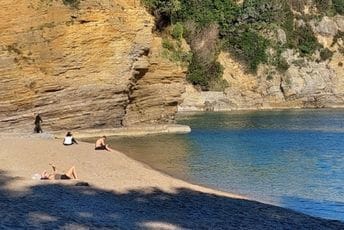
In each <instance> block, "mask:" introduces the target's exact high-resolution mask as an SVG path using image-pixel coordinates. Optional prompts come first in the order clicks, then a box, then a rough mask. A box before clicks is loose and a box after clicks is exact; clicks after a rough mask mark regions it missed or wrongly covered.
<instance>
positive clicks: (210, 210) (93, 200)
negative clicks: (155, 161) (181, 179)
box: [0, 171, 344, 229]
mask: <svg viewBox="0 0 344 230" xmlns="http://www.w3.org/2000/svg"><path fill="white" fill-rule="evenodd" d="M17 180H20V178H13V177H10V176H8V174H7V173H6V172H4V171H0V208H1V210H0V228H1V229H7V228H8V229H18V228H25V229H28V228H42V229H56V228H63V229H150V228H157V229H176V228H177V229H344V223H342V222H339V221H330V220H324V219H320V218H315V217H311V216H308V215H305V214H301V213H297V212H294V211H291V210H288V209H283V208H279V207H275V206H271V205H267V204H262V203H259V202H254V201H247V200H240V199H232V198H228V197H223V196H218V195H210V194H206V193H202V192H197V191H193V190H189V189H185V188H180V189H178V190H177V191H176V192H175V193H167V192H164V191H161V190H159V189H157V188H151V189H149V190H132V191H128V192H126V193H124V194H120V193H114V192H108V191H104V190H101V189H96V188H92V187H79V186H75V185H74V184H75V183H74V182H73V183H72V184H70V183H68V184H64V183H63V182H61V183H60V182H58V183H50V182H47V181H42V182H41V183H39V184H38V185H36V186H32V187H30V188H28V190H27V191H25V192H16V191H13V190H9V189H7V185H9V184H10V183H12V182H15V181H17ZM17 182H18V181H17Z"/></svg>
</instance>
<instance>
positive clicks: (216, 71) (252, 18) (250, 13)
mask: <svg viewBox="0 0 344 230" xmlns="http://www.w3.org/2000/svg"><path fill="white" fill-rule="evenodd" d="M142 1H143V3H144V4H145V5H146V6H147V8H148V9H149V11H150V12H151V13H152V14H153V15H155V17H156V29H157V31H160V32H162V31H164V30H165V29H166V28H168V27H170V26H171V25H173V29H172V30H170V35H171V36H170V37H171V38H173V39H175V40H177V41H180V40H181V39H182V38H184V39H186V41H187V42H188V44H189V46H190V48H191V52H192V58H190V59H188V62H189V69H188V75H187V79H188V80H189V81H190V82H191V83H193V84H195V85H199V86H201V87H202V89H204V90H209V89H212V86H213V85H218V83H219V82H221V80H220V79H221V77H222V74H223V67H222V66H221V65H220V63H218V62H217V58H218V54H219V53H220V51H221V50H225V51H228V52H230V53H232V54H234V57H235V58H237V59H238V60H239V61H241V62H242V63H245V64H246V66H247V70H248V71H251V72H255V71H256V70H257V68H258V66H259V65H260V64H264V63H265V64H268V65H272V66H275V67H276V69H278V70H279V71H285V70H286V69H288V67H289V66H288V64H287V63H286V61H285V60H284V59H283V57H282V56H281V54H282V53H283V51H285V50H286V49H294V50H296V51H298V53H299V54H300V56H303V57H306V58H307V57H310V56H312V55H313V54H314V53H315V52H316V51H319V52H320V51H322V52H321V60H324V59H327V58H330V57H331V56H332V55H331V53H330V52H328V51H327V50H324V49H323V48H322V46H321V45H320V44H319V43H318V41H317V39H316V37H315V35H314V33H313V31H312V29H311V27H310V24H309V20H310V19H312V15H307V16H306V15H304V14H303V11H304V10H305V5H307V4H309V1H299V0H298V1H296V0H282V1H281V0H244V1H243V2H242V3H241V4H238V3H237V2H236V1H234V0H202V1H199V0H142ZM312 4H313V6H315V7H316V9H318V10H319V11H320V12H321V13H323V14H336V13H339V14H341V13H343V7H344V3H343V1H342V0H312ZM295 12H299V13H297V14H295ZM315 16H316V14H315ZM315 16H314V17H315ZM278 30H279V31H281V30H282V31H283V33H284V34H285V37H286V38H285V41H284V40H283V39H282V40H281V39H280V38H279V37H278V35H277V34H278V33H277V31H278ZM165 46H166V44H165ZM169 49H171V48H169ZM214 83H216V84H214ZM217 88H219V87H217ZM220 88H221V87H220Z"/></svg>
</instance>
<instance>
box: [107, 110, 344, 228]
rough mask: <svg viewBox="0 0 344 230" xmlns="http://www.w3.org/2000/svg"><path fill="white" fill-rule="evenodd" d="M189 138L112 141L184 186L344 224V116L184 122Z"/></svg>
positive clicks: (221, 116) (215, 116) (264, 115)
mask: <svg viewBox="0 0 344 230" xmlns="http://www.w3.org/2000/svg"><path fill="white" fill-rule="evenodd" d="M178 119H179V120H178V122H179V123H181V124H186V125H190V126H191V128H192V132H191V133H190V134H187V135H163V136H148V137H139V138H120V139H118V138H114V139H111V140H109V141H110V142H111V145H112V146H114V147H115V148H117V149H118V150H120V151H123V152H125V153H126V154H128V155H129V156H130V157H133V158H135V159H138V160H140V161H143V162H145V163H147V164H149V165H150V166H152V167H153V168H156V169H158V170H162V171H164V172H166V173H168V174H172V175H174V176H177V177H179V178H182V179H186V180H189V181H192V182H195V183H199V184H204V185H207V186H210V187H215V188H218V189H221V190H227V191H231V192H236V193H239V194H243V195H247V196H250V197H252V198H255V199H258V200H261V201H265V202H268V203H272V204H277V205H281V206H284V207H288V208H292V209H295V210H298V211H302V212H305V213H307V214H311V215H316V216H320V217H325V218H332V219H339V220H343V221H344V206H343V203H344V188H343V181H344V142H343V140H344V127H343V124H344V110H297V111H293V110H290V111H289V110H288V111H259V112H230V113H194V114H192V115H190V114H183V115H180V116H179V118H178Z"/></svg>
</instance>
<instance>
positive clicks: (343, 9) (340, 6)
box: [332, 0, 344, 14]
mask: <svg viewBox="0 0 344 230" xmlns="http://www.w3.org/2000/svg"><path fill="white" fill-rule="evenodd" d="M332 3H333V7H334V9H335V10H336V12H337V13H338V14H344V1H343V0H332Z"/></svg>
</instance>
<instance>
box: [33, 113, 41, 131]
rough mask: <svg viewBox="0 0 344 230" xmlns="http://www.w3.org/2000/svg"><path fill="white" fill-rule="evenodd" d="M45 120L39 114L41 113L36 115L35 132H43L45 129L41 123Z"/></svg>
mask: <svg viewBox="0 0 344 230" xmlns="http://www.w3.org/2000/svg"><path fill="white" fill-rule="evenodd" d="M42 122H43V120H42V118H41V116H40V115H39V113H38V114H37V115H36V118H35V128H34V132H35V133H43V130H42V128H41V123H42Z"/></svg>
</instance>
